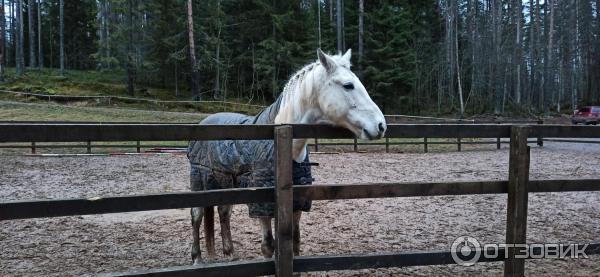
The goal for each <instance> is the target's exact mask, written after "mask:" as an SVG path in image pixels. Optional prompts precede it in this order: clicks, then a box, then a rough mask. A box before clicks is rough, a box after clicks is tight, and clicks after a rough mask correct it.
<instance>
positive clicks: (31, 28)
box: [27, 0, 37, 68]
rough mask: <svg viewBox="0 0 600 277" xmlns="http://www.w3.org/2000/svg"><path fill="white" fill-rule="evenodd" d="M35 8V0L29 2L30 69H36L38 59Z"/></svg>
mask: <svg viewBox="0 0 600 277" xmlns="http://www.w3.org/2000/svg"><path fill="white" fill-rule="evenodd" d="M34 6H35V0H28V1H27V19H28V20H27V21H28V22H27V25H28V27H29V42H28V43H29V67H30V68H35V67H36V60H37V59H36V58H35V46H36V43H35V22H34V19H33V18H34V17H33V10H34Z"/></svg>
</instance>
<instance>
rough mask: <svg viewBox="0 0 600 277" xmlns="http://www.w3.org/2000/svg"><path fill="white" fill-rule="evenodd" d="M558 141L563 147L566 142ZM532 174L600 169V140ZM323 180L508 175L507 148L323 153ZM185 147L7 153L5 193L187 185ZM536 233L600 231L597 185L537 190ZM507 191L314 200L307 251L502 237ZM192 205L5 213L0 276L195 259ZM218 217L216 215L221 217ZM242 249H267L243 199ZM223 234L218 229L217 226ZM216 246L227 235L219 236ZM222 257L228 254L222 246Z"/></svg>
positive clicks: (236, 219)
mask: <svg viewBox="0 0 600 277" xmlns="http://www.w3.org/2000/svg"><path fill="white" fill-rule="evenodd" d="M561 145H562V146H561ZM531 151H532V153H531V158H532V164H531V179H551V178H557V179H558V178H562V179H576V178H598V177H599V176H600V146H597V145H585V146H581V147H579V146H577V147H572V146H564V144H559V143H555V144H553V143H546V146H545V147H543V148H538V147H532V149H531ZM312 160H313V161H315V162H318V163H320V165H319V166H318V167H315V168H314V173H313V174H314V176H315V178H316V181H317V183H320V184H325V183H327V184H335V183H364V182H397V181H401V182H415V181H418V182H432V181H467V180H503V179H507V177H508V173H507V170H508V149H506V148H503V149H502V150H478V151H474V150H472V151H464V152H460V153H457V152H453V153H428V154H419V153H411V154H406V153H390V154H385V153H358V154H357V153H347V154H315V155H313V156H312ZM186 162H187V160H186V158H185V156H182V155H173V156H113V157H64V158H39V157H36V158H34V157H22V156H0V199H2V200H3V201H5V200H17V199H31V198H69V197H94V196H105V195H127V194H141V193H154V192H165V191H186V190H187V187H188V178H189V177H188V172H189V167H188V165H187V163H186ZM528 213H529V214H528V215H529V217H528V220H529V221H528V226H527V229H528V241H529V242H584V241H592V240H598V239H599V238H600V192H576V193H560V194H559V193H539V194H531V195H530V200H529V210H528ZM505 219H506V195H472V196H444V197H439V196H438V197H411V198H389V199H388V198H386V199H364V200H341V201H316V202H315V203H314V204H313V209H312V211H311V212H310V213H306V214H304V215H303V219H302V222H303V226H302V242H303V245H302V255H324V254H349V253H376V252H392V251H414V250H449V249H450V245H451V244H452V242H453V241H454V239H456V238H457V237H459V236H461V235H470V236H472V237H475V238H477V239H478V240H479V241H480V242H482V243H493V242H497V243H501V242H503V241H504V238H505ZM189 221H190V220H189V210H187V209H181V210H164V211H151V212H137V213H122V214H106V215H94V216H73V217H59V218H50V219H31V220H14V221H2V222H0V249H1V251H0V276H38V275H44V276H71V275H93V274H97V273H105V272H119V271H129V270H142V269H148V268H160V267H168V266H177V265H189V264H190V262H191V260H190V245H191V243H190V242H191V241H190V239H191V227H190V224H189ZM217 222H218V221H217ZM232 225H233V230H232V233H233V239H234V247H235V251H236V253H235V256H234V259H260V257H261V256H260V237H261V236H260V231H259V225H258V223H257V222H256V221H254V220H252V219H249V218H248V216H247V208H246V206H245V205H238V206H235V208H234V212H233V218H232ZM216 234H219V231H218V226H217V231H216ZM217 246H218V247H217V251H220V238H219V236H218V235H217ZM218 260H220V261H224V260H228V259H226V258H224V257H223V256H222V254H219V257H218ZM502 266H503V264H502V263H486V264H479V265H475V266H471V267H464V266H457V265H447V266H422V267H410V268H392V269H377V270H375V269H374V270H360V271H335V272H316V273H310V274H309V276H364V275H375V276H413V275H418V276H431V275H486V276H487V275H501V274H502ZM526 271H527V274H528V275H530V276H538V275H545V276H564V275H572V276H584V275H585V276H592V275H596V276H600V258H599V257H598V256H590V259H577V260H574V259H567V260H536V261H527V263H526Z"/></svg>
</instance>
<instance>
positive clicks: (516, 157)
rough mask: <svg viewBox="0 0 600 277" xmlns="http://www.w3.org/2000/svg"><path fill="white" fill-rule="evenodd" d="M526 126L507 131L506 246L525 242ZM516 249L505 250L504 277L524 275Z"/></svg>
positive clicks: (526, 196) (527, 155) (527, 150)
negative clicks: (508, 148) (508, 156)
mask: <svg viewBox="0 0 600 277" xmlns="http://www.w3.org/2000/svg"><path fill="white" fill-rule="evenodd" d="M528 130H529V129H528V128H527V127H522V126H521V127H520V126H513V127H511V131H510V158H509V165H508V206H507V216H506V243H507V244H523V243H526V242H527V198H528V195H527V193H528V189H527V184H528V183H529V147H528V146H527V134H528ZM519 250H520V249H516V248H515V247H511V248H507V249H506V251H508V253H507V254H508V255H507V256H506V257H507V259H506V261H505V262H504V276H524V275H525V260H524V259H515V258H514V256H515V254H516V253H517V251H519Z"/></svg>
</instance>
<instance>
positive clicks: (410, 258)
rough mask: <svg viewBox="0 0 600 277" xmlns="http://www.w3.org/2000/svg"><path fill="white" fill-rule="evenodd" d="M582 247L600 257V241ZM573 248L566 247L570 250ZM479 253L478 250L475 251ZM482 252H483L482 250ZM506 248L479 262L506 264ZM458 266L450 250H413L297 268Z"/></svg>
mask: <svg viewBox="0 0 600 277" xmlns="http://www.w3.org/2000/svg"><path fill="white" fill-rule="evenodd" d="M578 244H579V245H583V244H588V246H587V248H586V249H585V251H584V252H585V254H586V255H598V254H600V242H598V241H594V242H589V243H585V242H580V243H578ZM568 247H569V245H568V244H565V245H563V247H562V249H564V250H565V251H566V249H568ZM475 251H477V250H475ZM479 251H481V249H480V250H479ZM505 251H506V249H505V248H503V247H499V248H498V256H497V257H489V258H488V257H486V256H485V255H481V256H480V257H479V259H478V260H477V262H478V263H482V262H498V261H503V260H504V257H505ZM444 264H455V262H454V260H453V259H452V252H450V251H413V252H400V253H377V254H352V255H340V256H304V257H296V258H294V269H295V270H296V272H314V271H328V270H358V269H365V268H389V267H407V266H425V265H444Z"/></svg>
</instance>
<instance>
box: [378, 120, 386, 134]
mask: <svg viewBox="0 0 600 277" xmlns="http://www.w3.org/2000/svg"><path fill="white" fill-rule="evenodd" d="M384 131H385V127H383V122H379V132H382V133H383V132H384Z"/></svg>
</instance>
